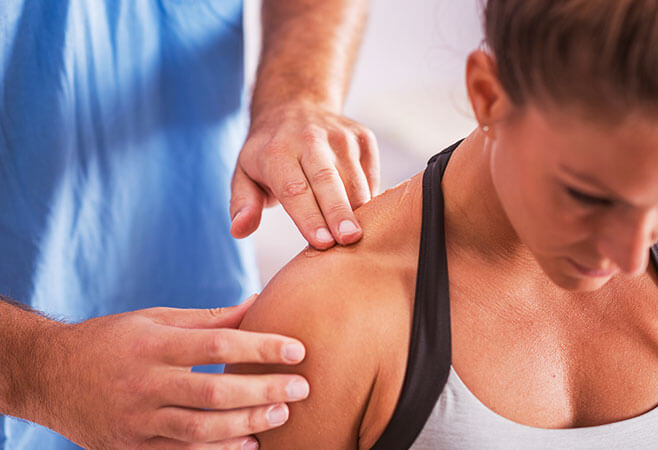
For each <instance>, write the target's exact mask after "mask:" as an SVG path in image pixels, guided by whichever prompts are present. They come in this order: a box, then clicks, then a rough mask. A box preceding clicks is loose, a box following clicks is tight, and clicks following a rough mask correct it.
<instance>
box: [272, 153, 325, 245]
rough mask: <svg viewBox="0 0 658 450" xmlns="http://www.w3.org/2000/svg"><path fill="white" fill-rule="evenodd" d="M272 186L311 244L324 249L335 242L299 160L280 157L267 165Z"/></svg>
mask: <svg viewBox="0 0 658 450" xmlns="http://www.w3.org/2000/svg"><path fill="white" fill-rule="evenodd" d="M267 173H268V178H269V179H270V180H271V183H270V185H271V189H272V192H273V193H274V195H275V196H276V197H277V198H278V199H279V201H280V202H281V205H282V206H283V208H284V209H285V210H286V212H287V213H288V215H289V216H290V218H291V219H292V220H293V222H295V225H296V226H297V228H298V229H299V231H300V232H301V233H302V235H303V236H304V238H305V239H306V240H307V241H308V242H309V244H311V245H312V246H313V247H315V248H318V249H327V248H329V247H331V246H333V245H334V244H335V241H334V238H333V237H332V234H331V232H330V231H329V228H328V227H327V224H326V222H325V220H324V217H323V215H322V212H321V211H320V207H319V206H318V204H317V202H316V200H315V197H314V195H313V192H312V191H311V189H310V185H309V182H308V180H307V179H306V176H305V175H304V172H303V171H302V168H301V166H300V165H299V161H297V160H296V159H294V158H280V159H279V160H277V162H276V164H273V165H271V166H269V167H268V170H267Z"/></svg>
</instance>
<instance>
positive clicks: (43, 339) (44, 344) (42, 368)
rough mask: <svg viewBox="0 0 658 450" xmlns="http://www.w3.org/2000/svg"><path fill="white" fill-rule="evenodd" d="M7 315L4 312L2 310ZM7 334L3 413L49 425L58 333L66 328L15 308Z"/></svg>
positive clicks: (3, 336) (52, 405) (4, 334)
mask: <svg viewBox="0 0 658 450" xmlns="http://www.w3.org/2000/svg"><path fill="white" fill-rule="evenodd" d="M3 312H4V311H3ZM5 324H7V325H8V328H9V329H8V330H7V331H8V332H7V333H2V338H3V339H5V344H6V346H4V348H3V349H2V353H3V354H2V359H3V360H4V361H3V362H5V363H6V365H5V368H4V369H3V370H2V372H3V375H4V376H5V378H4V380H5V381H4V382H2V386H3V392H2V395H3V398H2V401H1V403H2V409H3V411H1V412H3V413H6V414H8V415H11V416H15V417H19V418H22V419H26V420H30V421H33V422H36V423H39V424H42V425H46V426H49V425H50V422H51V417H50V415H49V413H50V414H54V415H56V414H57V407H56V406H55V402H54V401H53V398H52V395H51V393H50V391H51V388H52V386H51V385H52V384H53V383H52V381H53V378H52V372H53V368H54V367H55V366H56V363H55V361H56V359H57V357H58V356H61V355H59V354H57V351H56V348H57V347H58V344H57V338H56V336H57V333H58V331H59V330H61V329H63V328H64V327H66V325H64V324H62V323H60V322H56V321H53V320H49V319H47V318H45V317H43V316H40V315H39V314H37V313H33V312H27V311H22V310H18V309H15V308H14V309H13V310H12V311H11V318H10V320H9V321H8V323H7V322H4V321H3V326H4V325H5Z"/></svg>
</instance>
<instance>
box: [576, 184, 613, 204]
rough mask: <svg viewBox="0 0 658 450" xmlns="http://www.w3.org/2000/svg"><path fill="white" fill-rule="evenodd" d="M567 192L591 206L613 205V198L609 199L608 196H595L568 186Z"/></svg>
mask: <svg viewBox="0 0 658 450" xmlns="http://www.w3.org/2000/svg"><path fill="white" fill-rule="evenodd" d="M567 192H568V193H569V195H570V196H571V198H573V199H574V200H576V201H578V202H580V203H582V204H584V205H591V206H611V205H612V200H609V199H607V198H601V197H594V196H592V195H589V194H585V193H583V192H580V191H577V190H576V189H573V188H569V187H568V188H567Z"/></svg>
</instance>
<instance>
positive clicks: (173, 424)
mask: <svg viewBox="0 0 658 450" xmlns="http://www.w3.org/2000/svg"><path fill="white" fill-rule="evenodd" d="M288 416H289V411H288V406H287V405H286V404H285V403H280V404H276V405H269V406H258V407H255V408H246V409H235V410H232V411H199V410H192V409H185V408H172V407H166V408H161V409H160V410H159V413H158V419H157V422H156V433H157V435H158V436H162V437H165V438H170V439H176V440H179V441H183V442H214V441H222V440H225V439H233V438H235V437H236V436H248V435H251V434H256V433H260V432H262V431H265V430H269V429H271V428H275V427H278V426H281V425H283V424H284V423H285V422H286V421H287V420H288Z"/></svg>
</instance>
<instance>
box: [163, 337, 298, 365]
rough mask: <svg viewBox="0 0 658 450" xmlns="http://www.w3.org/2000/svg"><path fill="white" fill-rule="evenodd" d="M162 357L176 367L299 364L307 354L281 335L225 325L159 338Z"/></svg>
mask: <svg viewBox="0 0 658 450" xmlns="http://www.w3.org/2000/svg"><path fill="white" fill-rule="evenodd" d="M158 346H159V348H160V350H159V353H160V355H161V357H162V358H163V359H164V360H165V361H166V362H168V363H169V364H173V365H176V366H183V367H192V366H199V365H205V364H237V363H260V364H298V363H299V362H301V361H302V360H303V359H304V357H305V355H306V350H305V348H304V345H302V343H301V342H299V341H298V340H296V339H292V338H288V337H285V336H280V335H278V334H266V333H256V332H252V331H243V330H234V329H229V328H222V329H217V330H185V331H183V330H180V331H177V332H173V333H169V334H167V335H166V336H164V337H162V338H160V339H159V342H158Z"/></svg>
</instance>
